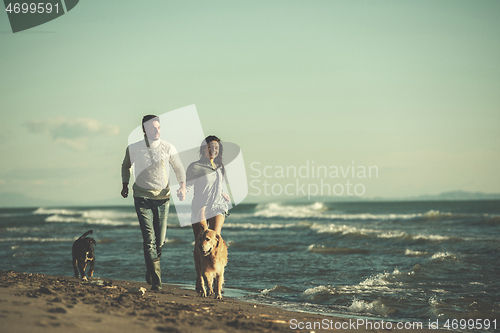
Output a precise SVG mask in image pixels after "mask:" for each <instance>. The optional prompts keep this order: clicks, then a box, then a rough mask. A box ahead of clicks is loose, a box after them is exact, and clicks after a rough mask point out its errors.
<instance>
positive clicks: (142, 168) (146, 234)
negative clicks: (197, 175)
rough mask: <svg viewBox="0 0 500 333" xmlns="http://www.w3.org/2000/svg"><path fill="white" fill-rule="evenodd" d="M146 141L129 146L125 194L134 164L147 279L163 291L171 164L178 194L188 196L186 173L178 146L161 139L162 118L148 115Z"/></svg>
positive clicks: (124, 170) (124, 194) (125, 161)
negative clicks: (163, 250)
mask: <svg viewBox="0 0 500 333" xmlns="http://www.w3.org/2000/svg"><path fill="white" fill-rule="evenodd" d="M142 131H143V132H144V140H141V141H138V142H136V143H133V144H131V145H129V146H128V147H127V150H126V153H125V158H124V159H123V163H122V183H123V188H122V191H121V195H122V197H124V198H126V197H127V196H128V183H129V180H130V168H131V167H132V166H133V167H134V175H135V182H134V185H133V187H132V189H133V190H134V205H135V211H136V213H137V217H138V219H139V224H140V227H141V232H142V238H143V245H144V259H145V260H146V282H147V283H148V284H151V285H152V287H151V289H152V290H161V288H162V287H161V268H160V257H161V253H162V249H163V245H164V243H165V239H166V234H167V216H168V209H169V206H170V187H169V186H168V174H169V169H170V168H169V164H170V165H171V166H172V168H173V170H174V172H175V175H176V177H177V181H178V182H179V184H180V186H179V189H178V190H177V196H178V197H179V199H180V200H181V201H182V200H184V199H185V198H186V173H185V171H184V166H183V165H182V162H181V160H180V158H179V156H178V154H177V150H176V149H175V147H174V146H173V145H172V144H170V143H168V142H166V141H163V140H160V133H161V130H160V118H158V116H155V115H147V116H144V117H143V118H142Z"/></svg>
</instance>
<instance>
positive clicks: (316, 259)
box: [0, 201, 500, 327]
mask: <svg viewBox="0 0 500 333" xmlns="http://www.w3.org/2000/svg"><path fill="white" fill-rule="evenodd" d="M89 229H92V230H94V234H93V235H92V237H93V238H94V239H95V240H96V241H97V246H96V247H95V254H96V258H97V261H96V266H95V275H94V276H97V277H102V278H110V279H124V280H136V281H142V280H143V277H144V272H145V266H144V262H143V260H144V259H143V252H142V237H141V234H140V229H139V226H138V222H137V218H136V215H135V211H134V208H133V207H76V208H66V207H65V208H62V207H61V208H57V207H55V208H45V207H38V208H15V209H14V208H13V209H0V259H1V262H0V269H2V270H15V271H21V272H36V273H47V274H57V275H67V276H71V275H73V269H72V265H71V247H72V243H73V241H74V240H75V239H76V238H77V237H79V236H80V235H81V234H83V233H84V232H86V231H87V230H89ZM222 236H223V237H224V239H225V240H226V242H227V244H228V245H229V262H228V266H227V267H226V274H225V277H226V285H225V286H226V287H227V288H236V289H240V290H244V291H246V292H245V293H244V295H243V296H242V295H240V298H241V299H242V300H245V301H251V302H259V303H266V304H273V305H277V306H280V307H283V308H288V309H291V310H302V311H313V312H319V313H324V314H341V315H352V316H362V317H372V318H381V319H385V320H395V321H396V320H397V321H399V320H406V321H421V322H423V323H424V324H426V323H427V322H428V320H435V319H439V320H440V322H444V320H446V319H457V320H460V319H466V320H469V319H483V320H484V319H490V320H495V319H496V320H497V327H498V326H500V278H499V276H500V201H457V202H450V201H446V202H359V203H328V202H307V203H303V204H296V203H294V204H284V203H268V204H262V205H250V204H247V205H241V206H238V207H236V208H234V209H233V210H231V215H230V216H229V217H228V218H227V219H226V223H225V224H224V228H223V230H222ZM167 237H168V241H167V244H166V247H165V249H164V254H163V256H162V270H163V274H162V276H163V282H168V283H180V284H187V285H194V282H195V279H196V274H195V269H194V264H193V258H192V250H193V233H192V230H191V228H190V227H187V228H180V227H179V224H178V220H177V217H176V214H175V208H172V209H171V212H170V214H169V223H168V230H167ZM228 294H229V293H228Z"/></svg>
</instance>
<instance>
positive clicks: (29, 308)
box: [0, 271, 436, 333]
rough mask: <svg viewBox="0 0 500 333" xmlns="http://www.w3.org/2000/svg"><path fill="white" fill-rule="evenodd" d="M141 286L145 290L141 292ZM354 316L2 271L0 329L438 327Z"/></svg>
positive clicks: (170, 288) (177, 290) (45, 331)
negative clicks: (361, 322) (360, 320)
mask: <svg viewBox="0 0 500 333" xmlns="http://www.w3.org/2000/svg"><path fill="white" fill-rule="evenodd" d="M141 287H142V288H146V289H147V290H146V292H145V293H144V294H143V293H142V292H141V291H140V288H141ZM294 320H296V321H294ZM354 321H356V319H348V318H340V317H332V316H322V315H315V314H307V313H302V312H291V311H285V310H281V309H279V308H277V307H272V306H266V305H260V304H253V303H246V302H242V301H238V300H234V299H231V298H224V299H223V300H216V299H213V298H202V297H199V296H197V294H196V292H195V291H194V290H185V289H181V288H179V287H176V286H171V285H167V284H165V285H164V286H163V290H162V291H160V292H156V291H150V290H149V286H148V285H147V284H146V283H145V282H144V283H141V282H130V281H119V280H110V279H100V278H93V279H91V280H89V281H88V282H82V281H80V280H79V279H76V278H74V277H67V276H51V275H44V274H34V273H33V274H31V273H29V274H28V273H17V272H13V271H0V327H1V328H2V332H4V333H10V332H16V333H22V332H33V333H35V332H43V333H49V332H50V333H52V332H104V333H105V332H120V333H124V332H134V333H137V332H186V333H190V332H271V331H272V332H312V331H314V332H318V331H320V332H328V331H345V329H340V330H337V329H335V327H337V328H341V327H342V325H343V327H344V328H346V327H349V325H351V326H350V327H351V329H347V330H348V331H356V332H382V331H385V332H414V331H418V332H430V331H432V332H436V330H428V329H427V323H423V325H424V329H423V330H422V329H410V330H405V329H402V330H399V329H397V328H396V327H395V325H396V323H394V324H393V325H394V326H393V327H392V330H387V329H386V327H385V326H382V328H380V321H372V324H373V325H375V326H373V329H370V328H369V326H368V328H367V327H366V326H361V327H357V328H356V329H352V327H353V326H352V323H353V322H354ZM308 322H309V323H312V324H310V325H314V322H322V323H323V325H327V326H328V327H329V329H327V330H325V329H318V327H316V329H314V327H309V328H308V327H307V326H304V329H303V330H300V329H298V327H299V326H298V325H300V324H299V323H302V325H307V323H308ZM377 322H378V325H379V326H378V329H375V328H377V326H376V325H377ZM291 323H292V324H291ZM326 323H328V324H326ZM293 327H295V328H296V329H292V328H293ZM323 327H326V326H323ZM306 328H307V329H306ZM330 328H331V329H330Z"/></svg>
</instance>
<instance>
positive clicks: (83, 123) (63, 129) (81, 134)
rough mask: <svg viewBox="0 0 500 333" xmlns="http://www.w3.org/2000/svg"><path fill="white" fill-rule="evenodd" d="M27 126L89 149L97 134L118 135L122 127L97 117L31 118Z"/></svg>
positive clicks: (59, 139) (74, 146)
mask: <svg viewBox="0 0 500 333" xmlns="http://www.w3.org/2000/svg"><path fill="white" fill-rule="evenodd" d="M25 126H26V127H27V128H28V130H29V131H30V132H32V133H38V134H44V135H48V136H49V137H51V138H52V139H53V140H55V141H56V142H59V143H61V144H63V145H66V146H68V147H70V148H72V149H75V150H87V149H88V141H89V139H90V138H92V137H96V136H116V135H118V134H119V133H120V128H119V127H118V126H116V125H105V124H103V123H101V122H100V121H98V120H96V119H91V118H77V119H67V118H65V117H57V118H48V119H45V120H29V121H27V122H26V123H25Z"/></svg>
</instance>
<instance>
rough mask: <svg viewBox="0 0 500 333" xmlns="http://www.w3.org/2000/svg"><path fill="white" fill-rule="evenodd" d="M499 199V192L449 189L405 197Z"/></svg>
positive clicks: (424, 199)
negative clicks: (434, 193)
mask: <svg viewBox="0 0 500 333" xmlns="http://www.w3.org/2000/svg"><path fill="white" fill-rule="evenodd" d="M408 199H411V200H422V201H436V200H445V201H446V200H500V193H482V192H465V191H449V192H443V193H440V194H438V195H420V196H417V197H412V198H407V199H405V200H408Z"/></svg>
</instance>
